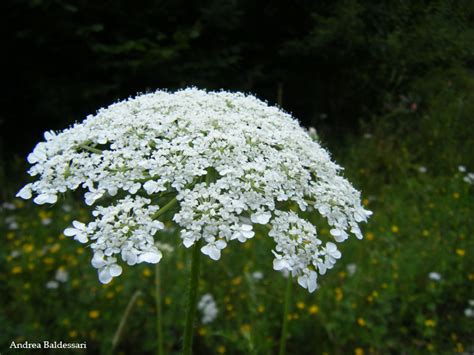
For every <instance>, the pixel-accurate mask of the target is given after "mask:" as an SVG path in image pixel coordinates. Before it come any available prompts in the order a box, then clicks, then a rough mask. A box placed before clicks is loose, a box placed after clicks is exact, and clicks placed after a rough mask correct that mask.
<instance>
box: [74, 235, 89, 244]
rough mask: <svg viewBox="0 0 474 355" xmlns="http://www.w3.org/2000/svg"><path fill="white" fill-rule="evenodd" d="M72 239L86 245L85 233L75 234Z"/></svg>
mask: <svg viewBox="0 0 474 355" xmlns="http://www.w3.org/2000/svg"><path fill="white" fill-rule="evenodd" d="M74 239H75V240H77V241H78V242H79V243H82V244H84V243H87V241H88V240H89V238H88V237H87V234H86V233H77V234H76V236H75V237H74Z"/></svg>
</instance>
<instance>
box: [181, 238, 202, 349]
mask: <svg viewBox="0 0 474 355" xmlns="http://www.w3.org/2000/svg"><path fill="white" fill-rule="evenodd" d="M200 249H201V241H200V240H199V241H197V242H196V244H195V245H194V247H193V257H192V260H191V276H190V280H189V290H188V303H187V307H186V308H187V309H186V323H185V326H184V338H183V355H191V353H192V345H193V328H194V319H195V315H196V306H197V291H198V286H199V271H200V256H201V250H200Z"/></svg>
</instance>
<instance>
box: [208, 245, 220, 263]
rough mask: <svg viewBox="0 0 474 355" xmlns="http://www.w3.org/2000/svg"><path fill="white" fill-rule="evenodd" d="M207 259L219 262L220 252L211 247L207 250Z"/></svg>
mask: <svg viewBox="0 0 474 355" xmlns="http://www.w3.org/2000/svg"><path fill="white" fill-rule="evenodd" d="M209 257H210V258H211V259H212V260H219V259H220V258H221V251H220V249H217V248H216V247H214V246H213V247H211V248H209Z"/></svg>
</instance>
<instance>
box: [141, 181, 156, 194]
mask: <svg viewBox="0 0 474 355" xmlns="http://www.w3.org/2000/svg"><path fill="white" fill-rule="evenodd" d="M156 187H157V183H156V181H153V180H149V181H147V182H145V183H144V184H143V188H144V189H145V191H146V193H147V194H148V195H151V194H152V193H154V192H155V191H156Z"/></svg>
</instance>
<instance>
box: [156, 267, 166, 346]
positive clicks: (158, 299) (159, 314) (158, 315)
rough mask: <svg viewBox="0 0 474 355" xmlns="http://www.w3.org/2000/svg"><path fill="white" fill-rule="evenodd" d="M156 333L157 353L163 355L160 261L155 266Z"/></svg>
mask: <svg viewBox="0 0 474 355" xmlns="http://www.w3.org/2000/svg"><path fill="white" fill-rule="evenodd" d="M155 301H156V335H157V336H158V346H157V354H158V355H163V354H164V351H163V308H162V302H161V275H160V263H157V264H156V266H155Z"/></svg>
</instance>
